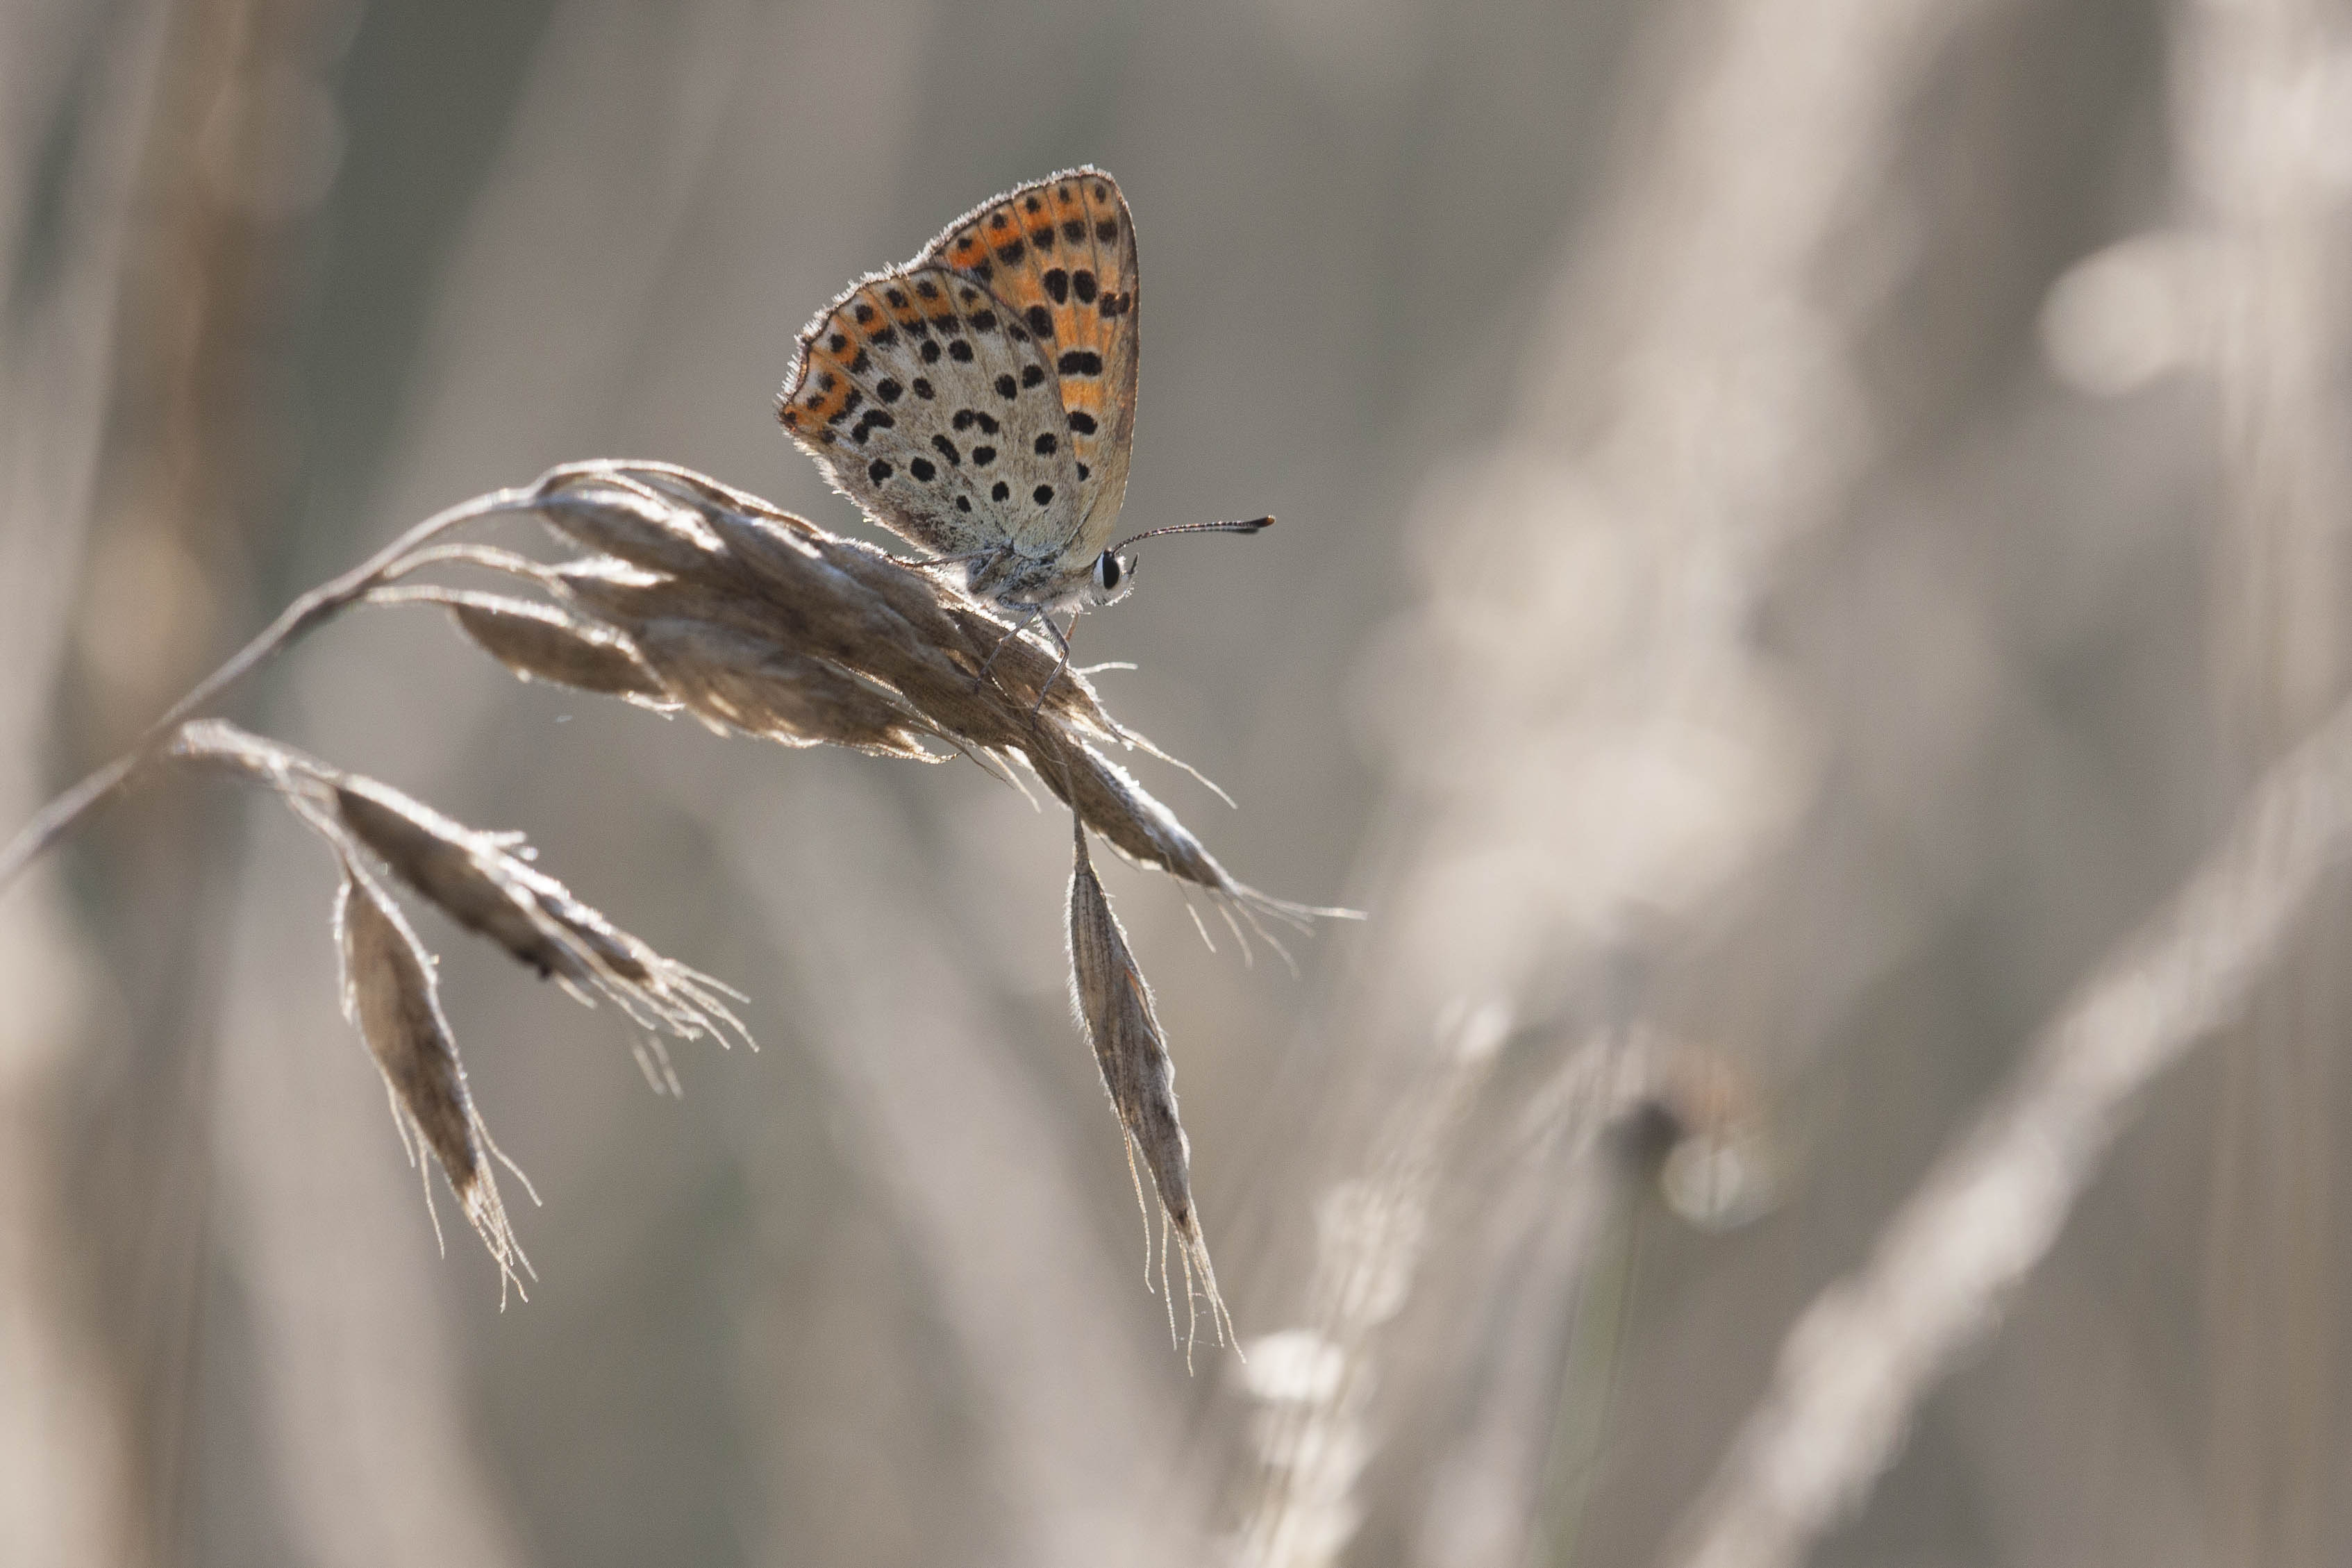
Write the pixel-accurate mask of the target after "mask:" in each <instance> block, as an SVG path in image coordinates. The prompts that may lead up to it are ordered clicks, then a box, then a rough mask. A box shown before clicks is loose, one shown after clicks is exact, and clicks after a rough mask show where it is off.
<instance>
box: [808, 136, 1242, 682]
mask: <svg viewBox="0 0 2352 1568" xmlns="http://www.w3.org/2000/svg"><path fill="white" fill-rule="evenodd" d="M1138 300H1139V294H1138V287H1137V282H1136V261H1135V221H1134V218H1133V216H1131V215H1130V214H1129V211H1128V206H1127V198H1126V197H1125V196H1124V195H1121V194H1120V192H1119V188H1118V182H1117V181H1115V180H1113V179H1112V178H1111V177H1110V176H1109V175H1108V174H1105V173H1104V172H1103V171H1101V170H1100V169H1097V168H1093V167H1091V166H1085V167H1080V168H1076V169H1070V170H1066V171H1065V172H1063V173H1061V174H1051V175H1048V176H1046V177H1045V179H1042V180H1035V181H1032V182H1031V183H1030V184H1025V185H1022V186H1020V187H1018V188H1017V189H1014V190H1013V191H1011V192H1009V193H1007V194H1006V195H1001V196H998V197H996V198H994V199H993V200H992V201H988V202H983V203H982V204H981V205H979V206H977V207H974V208H973V209H972V210H971V212H968V213H966V214H965V215H964V216H961V217H960V218H958V219H956V220H955V222H953V223H951V224H950V225H949V226H947V227H946V228H945V229H944V230H942V231H941V232H940V236H939V237H938V238H936V239H934V240H932V241H931V242H930V244H929V245H927V246H925V247H923V249H922V252H921V254H919V255H918V256H917V257H916V258H914V259H913V260H911V261H909V262H908V263H906V264H905V265H904V266H901V267H894V268H888V269H887V270H885V271H881V272H876V273H871V274H868V275H867V276H866V277H864V278H861V279H857V280H856V282H854V283H852V284H851V285H850V286H849V287H848V289H845V290H844V291H843V293H842V294H841V295H840V297H839V298H837V299H835V300H834V301H833V302H832V303H831V304H829V305H827V306H826V307H825V308H824V310H822V311H820V312H818V314H817V316H816V318H815V319H814V321H810V322H809V324H808V326H807V327H806V328H805V329H803V331H802V332H801V335H800V340H799V353H798V355H797V357H796V358H795V359H794V360H793V368H792V372H791V374H789V375H787V376H786V377H785V379H784V390H783V393H782V396H781V397H780V398H779V400H778V403H777V416H778V418H779V419H781V420H782V423H783V426H784V428H785V430H786V431H788V432H789V433H790V434H791V436H792V437H793V440H794V441H796V442H797V443H799V445H800V446H801V447H802V448H803V450H805V451H806V452H807V453H808V454H809V456H811V457H812V458H815V459H816V462H817V466H818V467H819V468H822V469H824V472H825V475H826V477H827V478H828V479H831V480H832V481H833V484H834V487H835V489H839V490H840V491H841V492H842V493H843V494H844V495H846V496H847V497H849V499H850V500H854V501H856V503H857V505H858V507H859V509H860V510H863V511H864V512H865V513H866V516H868V517H870V518H872V519H873V520H874V521H876V522H877V523H880V524H881V525H882V526H883V527H885V528H887V529H888V530H890V531H892V532H893V533H896V534H898V536H899V537H900V538H901V539H904V540H906V541H907V542H908V543H910V544H914V545H918V546H920V547H921V548H923V549H926V550H929V551H932V552H936V553H935V554H934V555H932V556H931V557H929V558H928V559H921V560H916V561H913V562H910V563H909V564H911V565H914V566H917V567H922V568H929V567H936V566H961V567H962V568H963V570H964V581H963V586H964V590H965V592H966V593H967V594H969V595H971V597H973V598H975V599H978V600H981V601H983V602H986V603H991V604H994V605H998V606H1000V607H1002V608H1003V609H1004V610H1007V611H1009V612H1012V613H1013V615H1014V616H1017V617H1019V618H1018V619H1017V620H1016V622H1015V626H1014V631H1015V632H1016V633H1017V632H1018V631H1019V630H1020V629H1022V628H1024V627H1026V626H1029V625H1030V624H1031V623H1033V622H1034V621H1036V620H1038V619H1040V618H1042V619H1043V620H1044V622H1045V626H1046V627H1047V628H1048V629H1049V630H1050V631H1051V632H1052V633H1053V636H1054V640H1055V642H1056V643H1057V644H1059V645H1060V648H1061V654H1062V661H1063V663H1065V664H1066V663H1067V662H1068V659H1069V651H1070V645H1069V638H1068V636H1067V634H1066V632H1065V631H1064V630H1063V629H1062V628H1061V627H1060V626H1057V625H1055V621H1054V618H1053V617H1054V616H1055V613H1057V612H1060V611H1065V610H1066V611H1069V612H1071V624H1072V625H1073V626H1075V625H1076V616H1077V613H1078V612H1080V611H1083V610H1084V609H1086V608H1087V607H1088V606H1090V605H1107V604H1112V603H1115V602H1117V601H1118V600H1119V599H1122V598H1124V597H1126V595H1127V594H1128V592H1129V589H1130V588H1132V587H1133V585H1134V562H1133V560H1132V559H1131V558H1130V557H1128V556H1126V555H1125V554H1123V553H1122V552H1123V551H1124V550H1125V549H1126V547H1127V546H1128V545H1129V544H1132V543H1134V542H1136V541H1137V540H1139V539H1146V538H1150V537H1151V536H1152V535H1154V534H1160V533H1185V532H1201V531H1217V532H1226V533H1255V532H1256V531H1258V530H1259V529H1262V528H1265V527H1266V526H1268V525H1269V524H1271V523H1272V522H1273V521H1274V520H1273V519H1272V518H1270V517H1261V518H1253V519H1250V520H1249V521H1244V522H1200V523H1182V524H1178V525H1175V526H1173V527H1169V528H1155V529H1150V530H1148V531H1145V532H1143V533H1139V534H1135V535H1132V536H1130V537H1129V538H1127V539H1124V540H1121V541H1120V542H1118V543H1117V544H1112V543H1110V542H1108V541H1109V539H1110V534H1111V531H1112V530H1113V529H1114V528H1115V527H1116V526H1117V525H1118V514H1119V509H1120V506H1121V504H1122V503H1123V502H1124V501H1125V500H1126V496H1127V465H1128V453H1129V447H1130V446H1131V444H1132V442H1133V438H1134V435H1135V381H1136V351H1137V341H1138V340H1137V331H1136V327H1137V321H1138V317H1139V311H1138V310H1137V303H1138ZM1008 635H1012V634H1008ZM1056 669H1057V671H1058V669H1059V666H1056ZM1040 700H1041V701H1042V700H1043V697H1042V694H1041V696H1040Z"/></svg>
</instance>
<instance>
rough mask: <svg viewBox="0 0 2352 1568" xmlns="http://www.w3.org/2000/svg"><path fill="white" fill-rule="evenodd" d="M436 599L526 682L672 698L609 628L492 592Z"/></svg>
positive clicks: (641, 659)
mask: <svg viewBox="0 0 2352 1568" xmlns="http://www.w3.org/2000/svg"><path fill="white" fill-rule="evenodd" d="M435 596H436V597H437V598H439V599H440V600H441V602H443V603H445V604H446V605H448V606H449V613H450V616H452V617H453V618H454V619H455V620H456V621H457V626H458V628H459V629H460V630H462V631H463V632H464V633H465V634H466V636H467V637H469V638H471V639H472V640H473V642H474V645H475V646H476V647H479V648H480V649H481V650H482V651H483V652H484V653H487V654H488V655H489V656H490V657H491V658H495V659H497V660H498V661H499V663H500V664H503V665H505V666H506V667H507V668H509V669H510V670H512V671H514V672H515V674H517V675H519V676H520V677H522V678H523V679H525V680H544V681H548V682H550V683H551V684H553V685H556V686H569V687H572V688H575V689H579V690H582V691H593V692H595V693H597V694H598V695H599V696H604V697H622V698H632V699H640V700H651V701H654V702H656V703H660V702H662V701H663V700H665V699H666V698H667V692H666V691H665V690H664V689H663V687H662V681H661V678H660V677H659V676H657V675H656V674H655V673H654V672H653V670H652V669H651V668H649V667H648V666H647V665H646V659H645V657H644V656H643V655H642V654H640V653H639V652H638V651H637V650H636V649H635V647H631V646H630V644H629V640H628V639H627V638H626V637H622V636H621V635H620V634H619V633H618V632H615V631H614V630H613V629H612V628H611V627H609V626H597V625H595V624H594V623H593V622H591V621H585V620H583V619H581V618H580V617H579V616H572V615H566V614H565V613H564V612H563V611H562V610H558V609H554V608H552V607H551V606H549V605H537V604H532V603H530V601H528V600H523V599H509V598H502V597H500V596H499V595H493V594H467V593H457V592H449V593H440V594H436V595H435Z"/></svg>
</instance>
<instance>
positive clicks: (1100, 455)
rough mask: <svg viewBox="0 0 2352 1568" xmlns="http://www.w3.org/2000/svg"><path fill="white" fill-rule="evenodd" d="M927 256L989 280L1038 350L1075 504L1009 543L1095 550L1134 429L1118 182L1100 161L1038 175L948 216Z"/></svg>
mask: <svg viewBox="0 0 2352 1568" xmlns="http://www.w3.org/2000/svg"><path fill="white" fill-rule="evenodd" d="M923 263H933V264H940V265H944V266H946V267H949V268H952V269H954V270H955V271H956V272H957V273H958V274H960V275H961V276H962V277H964V278H967V279H971V280H973V281H976V282H977V283H979V284H980V285H981V286H982V287H984V288H985V289H988V290H989V292H991V293H992V294H993V295H995V296H996V298H997V299H998V300H1000V301H1001V302H1002V303H1003V306H1004V308H1005V310H1006V311H1007V313H1008V314H1010V315H1011V316H1012V317H1013V319H1014V320H1015V321H1017V322H1018V323H1019V324H1020V325H1021V326H1023V327H1024V328H1025V329H1026V330H1027V331H1028V332H1029V334H1030V336H1031V338H1032V339H1033V341H1034V342H1035V344H1036V345H1037V347H1038V348H1039V349H1041V350H1042V351H1043V352H1042V353H1041V355H1040V358H1041V360H1042V361H1043V363H1045V365H1046V366H1047V368H1048V369H1049V370H1050V371H1051V373H1052V374H1053V384H1054V385H1055V389H1056V391H1057V393H1058V395H1059V396H1060V398H1061V404H1062V416H1063V426H1064V427H1063V429H1062V431H1060V432H1055V433H1054V434H1056V437H1057V445H1059V446H1060V447H1062V448H1063V449H1064V450H1065V451H1066V452H1067V453H1068V454H1069V458H1070V463H1071V469H1072V474H1073V477H1074V479H1075V480H1076V486H1077V510H1076V517H1075V518H1066V519H1060V520H1056V519H1055V518H1053V517H1050V516H1048V515H1046V514H1045V513H1043V512H1040V513H1036V514H1033V515H1032V516H1031V517H1030V518H1028V519H1027V520H1026V522H1025V526H1024V529H1023V530H1021V531H1016V533H1015V534H1014V536H1013V544H1014V546H1015V547H1016V548H1017V549H1019V550H1021V551H1022V552H1023V553H1024V554H1027V555H1032V556H1043V555H1046V554H1051V553H1056V552H1058V553H1060V554H1062V555H1064V556H1066V557H1067V558H1068V559H1069V560H1071V561H1072V562H1074V563H1086V562H1091V561H1092V560H1093V559H1094V558H1095V557H1096V556H1097V555H1098V554H1100V553H1101V552H1102V551H1103V549H1104V548H1105V546H1107V545H1108V543H1109V542H1110V532H1111V530H1112V529H1113V528H1114V527H1115V526H1117V524H1118V512H1119V508H1120V506H1121V504H1122V503H1123V502H1124V501H1125V500H1126V498H1127V460H1128V452H1129V447H1130V446H1131V445H1132V443H1133V440H1134V436H1135V372H1136V349H1137V336H1136V268H1135V222H1134V219H1133V217H1132V216H1130V215H1129V212H1128V210H1127V198H1126V197H1125V196H1123V195H1120V194H1119V189H1118V182H1117V181H1116V180H1113V179H1112V178H1111V177H1110V176H1109V175H1108V174H1104V173H1103V172H1102V171H1101V170H1099V169H1095V168H1078V169H1072V170H1069V171H1067V172H1066V173H1063V174H1053V175H1049V176H1047V177H1046V178H1045V179H1042V180H1037V181H1034V182H1032V183H1031V184H1025V185H1023V186H1021V187H1019V188H1018V189H1016V190H1014V191H1013V192H1011V193H1010V194H1008V195H1002V196H999V197H997V198H996V199H995V200H994V201H992V202H988V203H985V204H983V205H981V206H979V207H976V208H974V209H973V210H972V211H971V212H969V213H967V214H965V215H964V216H962V217H960V218H958V219H957V220H956V221H955V222H954V223H951V224H950V225H949V226H947V228H946V229H945V230H944V231H943V232H942V233H941V234H940V237H938V238H937V239H935V240H933V241H932V242H931V243H930V246H929V247H928V248H927V249H925V250H924V252H923V254H922V256H921V257H920V258H918V261H917V265H922V264H923Z"/></svg>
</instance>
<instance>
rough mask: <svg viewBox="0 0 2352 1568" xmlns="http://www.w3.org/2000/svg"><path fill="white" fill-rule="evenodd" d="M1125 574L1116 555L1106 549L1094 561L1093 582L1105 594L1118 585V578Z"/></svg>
mask: <svg viewBox="0 0 2352 1568" xmlns="http://www.w3.org/2000/svg"><path fill="white" fill-rule="evenodd" d="M1125 575H1126V571H1125V569H1124V568H1122V567H1121V566H1120V565H1119V563H1118V556H1116V555H1114V554H1112V553H1111V552H1109V551H1108V550H1106V551H1104V552H1102V555H1101V556H1100V557H1099V558H1098V559H1097V561H1096V562H1095V584H1096V585H1097V586H1098V587H1100V588H1101V589H1102V591H1103V592H1104V593H1106V594H1108V593H1109V592H1110V591H1111V590H1112V589H1114V588H1116V587H1118V583H1119V579H1120V578H1121V577H1123V576H1125Z"/></svg>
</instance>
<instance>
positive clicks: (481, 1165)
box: [334, 859, 530, 1294]
mask: <svg viewBox="0 0 2352 1568" xmlns="http://www.w3.org/2000/svg"><path fill="white" fill-rule="evenodd" d="M334 925H335V937H336V947H337V949H338V951H339V952H341V957H342V970H343V1016H345V1017H346V1018H349V1019H350V1020H351V1022H352V1026H353V1027H355V1028H357V1029H358V1030H359V1032H360V1037H361V1038H362V1039H364V1040H365V1041H366V1042H367V1047H368V1051H369V1053H370V1054H371V1055H372V1056H373V1057H374V1058H375V1063H376V1067H377V1068H379V1069H380V1070H381V1071H382V1072H383V1081H384V1085H385V1087H386V1089H388V1090H389V1091H390V1093H391V1097H392V1108H393V1119H394V1122H395V1124H396V1125H398V1127H399V1128H400V1132H401V1142H402V1143H403V1144H404V1145H406V1146H408V1148H409V1157H410V1158H411V1159H412V1160H415V1159H418V1158H419V1155H418V1152H417V1151H418V1146H419V1145H421V1146H422V1148H423V1149H424V1150H425V1151H428V1152H430V1153H431V1154H432V1156H433V1158H434V1160H435V1161H436V1163H438V1164H439V1165H440V1167H441V1171H442V1173H443V1174H444V1175H445V1176H446V1177H447V1178H448V1182H449V1188H450V1190H451V1191H452V1192H454V1193H456V1194H457V1202H458V1205H459V1206H460V1207H462V1208H463V1209H464V1210H465V1214H466V1219H467V1223H468V1224H470V1225H471V1226H473V1227H474V1232H475V1234H476V1235H478V1236H479V1237H481V1238H482V1244H483V1245H484V1246H486V1247H488V1248H489V1251H490V1256H491V1257H492V1258H496V1259H497V1260H498V1265H499V1283H500V1291H501V1294H503V1292H504V1289H505V1287H506V1286H507V1285H509V1284H511V1285H513V1286H514V1287H515V1288H516V1289H517V1290H518V1291H520V1289H521V1285H522V1280H521V1276H522V1274H524V1273H528V1272H529V1271H530V1260H529V1259H528V1258H525V1257H524V1256H523V1254H522V1248H521V1247H520V1246H519V1245H517V1243H516V1241H515V1236H514V1230H513V1227H512V1226H509V1224H508V1223H507V1212H506V1205H505V1203H504V1202H503V1201H502V1200H501V1199H500V1197H499V1184H498V1177H497V1174H496V1173H495V1172H493V1171H492V1169H491V1168H490V1163H489V1156H490V1155H491V1154H492V1153H494V1152H496V1149H497V1146H496V1145H495V1144H493V1143H492V1142H490V1135H489V1131H488V1129H487V1128H486V1127H484V1126H483V1125H482V1119H481V1116H480V1114H479V1113H478V1112H477V1111H476V1110H475V1109H474V1100H473V1096H472V1094H471V1093H469V1092H468V1091H467V1087H466V1068H465V1066H464V1064H463V1063H462V1062H460V1061H459V1060H458V1058H457V1039H456V1037H454V1036H453V1035H452V1034H451V1033H450V1031H449V1022H448V1020H447V1019H446V1017H444V1016H442V1012H441V998H440V994H439V989H438V985H437V984H436V980H435V977H434V968H433V957H432V955H431V954H430V953H428V952H425V946H424V944H423V943H422V942H418V941H417V939H416V933H415V931H412V930H410V929H409V925H408V921H407V920H406V918H405V917H404V916H403V915H402V914H401V912H400V909H399V906H398V905H396V904H394V902H393V901H392V900H390V899H389V898H387V897H385V896H384V894H383V890H382V889H379V888H377V887H376V886H375V883H374V881H373V879H371V878H370V877H369V875H368V874H367V872H365V871H364V870H362V869H361V868H359V867H358V866H357V865H355V864H354V863H353V862H352V861H350V860H348V859H346V860H345V861H344V862H343V884H342V888H341V891H339V892H338V893H337V894H336V896H335V916H334ZM412 1132H413V1133H414V1134H415V1142H414V1143H411V1142H410V1134H411V1133H412ZM421 1169H422V1167H421V1164H420V1170H421ZM425 1201H426V1204H427V1205H428V1207H429V1206H430V1205H431V1202H432V1189H431V1186H430V1185H429V1184H428V1185H427V1187H426V1189H425ZM437 1229H438V1223H437V1221H436V1230H437Z"/></svg>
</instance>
